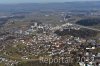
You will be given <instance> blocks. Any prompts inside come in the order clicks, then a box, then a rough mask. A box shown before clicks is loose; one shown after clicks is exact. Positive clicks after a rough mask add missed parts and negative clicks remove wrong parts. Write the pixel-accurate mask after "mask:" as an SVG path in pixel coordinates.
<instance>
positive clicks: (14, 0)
mask: <svg viewBox="0 0 100 66" xmlns="http://www.w3.org/2000/svg"><path fill="white" fill-rule="evenodd" d="M94 1H100V0H62V1H57V0H50V1H49V0H41V1H39V0H38V1H36V0H34V1H33V0H30V1H26V0H10V1H9V2H8V1H7V0H3V1H0V4H23V3H40V4H41V3H44V4H45V3H65V2H94Z"/></svg>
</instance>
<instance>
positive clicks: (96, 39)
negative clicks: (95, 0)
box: [0, 10, 100, 66]
mask: <svg viewBox="0 0 100 66" xmlns="http://www.w3.org/2000/svg"><path fill="white" fill-rule="evenodd" d="M88 12H89V13H88ZM87 13H88V14H87ZM2 21H3V23H2ZM84 21H85V22H86V21H87V22H86V23H83V22H84ZM99 21H100V11H99V10H97V11H83V12H81V11H67V12H64V11H58V12H56V11H55V12H54V11H50V13H49V11H38V12H31V13H28V14H27V13H24V14H23V13H17V14H6V15H5V14H3V15H2V14H1V13H0V66H100V27H99V26H100V23H99ZM89 22H91V24H89ZM93 22H94V23H93ZM92 23H93V24H92ZM90 25H91V26H90Z"/></svg>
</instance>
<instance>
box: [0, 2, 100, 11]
mask: <svg viewBox="0 0 100 66" xmlns="http://www.w3.org/2000/svg"><path fill="white" fill-rule="evenodd" d="M33 10H36V11H38V10H100V1H91V2H89V1H87V2H65V3H47V4H46V3H41V4H40V3H23V4H0V11H3V12H14V11H15V12H17V11H26V12H27V11H33Z"/></svg>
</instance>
